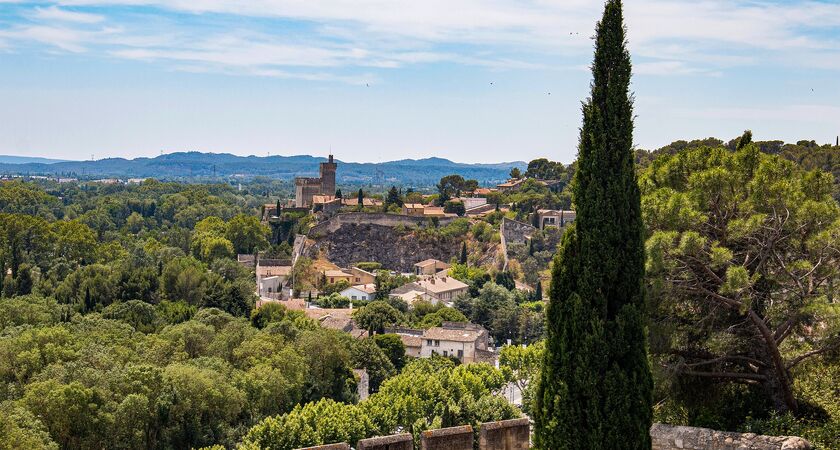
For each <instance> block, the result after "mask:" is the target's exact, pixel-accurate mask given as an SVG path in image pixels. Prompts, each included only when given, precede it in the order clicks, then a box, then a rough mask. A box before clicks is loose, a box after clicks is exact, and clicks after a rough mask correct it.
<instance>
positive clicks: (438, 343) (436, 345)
mask: <svg viewBox="0 0 840 450" xmlns="http://www.w3.org/2000/svg"><path fill="white" fill-rule="evenodd" d="M435 347H440V341H439V340H437V339H435Z"/></svg>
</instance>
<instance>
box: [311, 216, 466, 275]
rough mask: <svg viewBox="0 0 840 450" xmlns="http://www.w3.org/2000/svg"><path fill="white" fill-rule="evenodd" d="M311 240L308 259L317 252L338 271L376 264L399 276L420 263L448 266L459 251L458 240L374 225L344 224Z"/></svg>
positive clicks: (459, 242) (459, 243) (401, 228)
mask: <svg viewBox="0 0 840 450" xmlns="http://www.w3.org/2000/svg"><path fill="white" fill-rule="evenodd" d="M311 238H312V239H314V242H315V244H313V245H311V246H310V247H309V248H307V249H306V254H307V255H308V256H310V257H313V256H315V255H317V254H318V253H319V252H320V253H322V254H323V256H325V257H326V258H327V259H329V260H330V261H332V262H333V263H335V264H337V265H339V266H340V267H349V266H351V265H353V264H354V263H357V262H362V261H376V262H379V263H381V264H382V266H383V267H384V268H386V269H390V270H396V271H400V272H411V271H412V266H413V265H414V263H417V262H419V261H423V260H424V259H429V258H434V259H439V260H441V261H446V262H449V260H450V259H452V258H453V257H456V258H457V256H458V253H459V252H460V250H461V241H460V240H456V239H450V238H445V237H443V236H439V235H430V234H429V233H422V232H418V231H412V230H409V229H405V228H403V227H391V226H384V225H376V224H344V225H342V226H341V227H340V228H338V229H337V230H335V231H333V232H330V233H324V234H323V235H321V236H315V237H311Z"/></svg>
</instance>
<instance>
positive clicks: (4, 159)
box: [0, 152, 527, 186]
mask: <svg viewBox="0 0 840 450" xmlns="http://www.w3.org/2000/svg"><path fill="white" fill-rule="evenodd" d="M39 159H40V161H38V160H39ZM325 160H326V158H317V157H314V156H308V155H300V156H264V157H261V156H236V155H231V154H227V153H201V152H182V153H170V154H166V155H161V156H157V157H155V158H136V159H123V158H109V159H100V160H98V161H57V160H49V159H45V158H27V157H14V156H11V157H10V156H0V174H18V175H56V176H65V177H76V178H80V179H91V178H111V177H112V178H122V179H125V178H149V177H151V178H157V179H161V180H184V181H189V180H198V179H202V180H206V179H208V178H213V177H216V178H225V179H227V178H231V177H236V178H245V179H248V178H253V177H258V176H260V177H270V178H275V179H283V180H289V181H291V180H292V179H293V178H294V177H298V176H317V175H318V163H320V162H322V161H325ZM514 167H518V168H519V169H520V170H523V171H524V169H525V168H526V167H527V163H525V162H524V161H513V162H504V163H498V164H464V163H456V162H452V161H450V160H448V159H443V158H425V159H418V160H414V159H403V160H399V161H390V162H383V163H345V162H341V161H340V160H339V161H338V171H337V178H338V180H337V181H338V182H339V183H340V184H375V185H387V184H397V185H404V186H429V185H432V184H434V183H437V182H438V181H439V180H440V178H441V177H443V176H446V175H451V174H459V175H461V176H463V177H464V178H467V179H471V178H472V179H476V180H478V182H479V183H480V184H482V185H486V184H492V183H498V182H501V181H504V180H506V179H507V178H508V174H509V173H510V170H511V169H512V168H514Z"/></svg>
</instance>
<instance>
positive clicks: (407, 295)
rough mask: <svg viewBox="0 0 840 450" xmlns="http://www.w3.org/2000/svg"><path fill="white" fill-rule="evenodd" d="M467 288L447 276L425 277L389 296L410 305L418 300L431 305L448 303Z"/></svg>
mask: <svg viewBox="0 0 840 450" xmlns="http://www.w3.org/2000/svg"><path fill="white" fill-rule="evenodd" d="M468 290H469V286H468V285H467V284H466V283H462V282H461V281H459V280H456V279H455V278H452V277H450V276H448V275H431V276H425V277H424V278H421V279H419V280H417V281H413V282H411V283H406V284H404V285H402V286H400V287H398V288H396V289H394V290H392V291H391V292H390V294H389V295H390V296H392V297H398V298H401V299H403V300H405V302H406V303H408V304H409V305H411V304H412V303H414V302H416V301H417V300H418V299H420V300H426V301H429V302H431V303H432V304H435V305H436V304H438V303H440V302H443V303H450V302H452V301H453V300H454V299H455V297H457V296H459V295H461V294H463V293H465V292H467V291H468Z"/></svg>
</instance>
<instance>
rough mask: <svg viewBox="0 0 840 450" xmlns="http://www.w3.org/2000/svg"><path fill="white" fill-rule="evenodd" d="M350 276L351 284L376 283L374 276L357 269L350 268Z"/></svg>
mask: <svg viewBox="0 0 840 450" xmlns="http://www.w3.org/2000/svg"><path fill="white" fill-rule="evenodd" d="M350 275H352V276H353V281H351V283H352V284H354V285H355V284H371V283H374V282H376V275H374V274H372V273H370V272H368V271H367V270H362V269H360V268H358V267H351V268H350Z"/></svg>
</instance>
